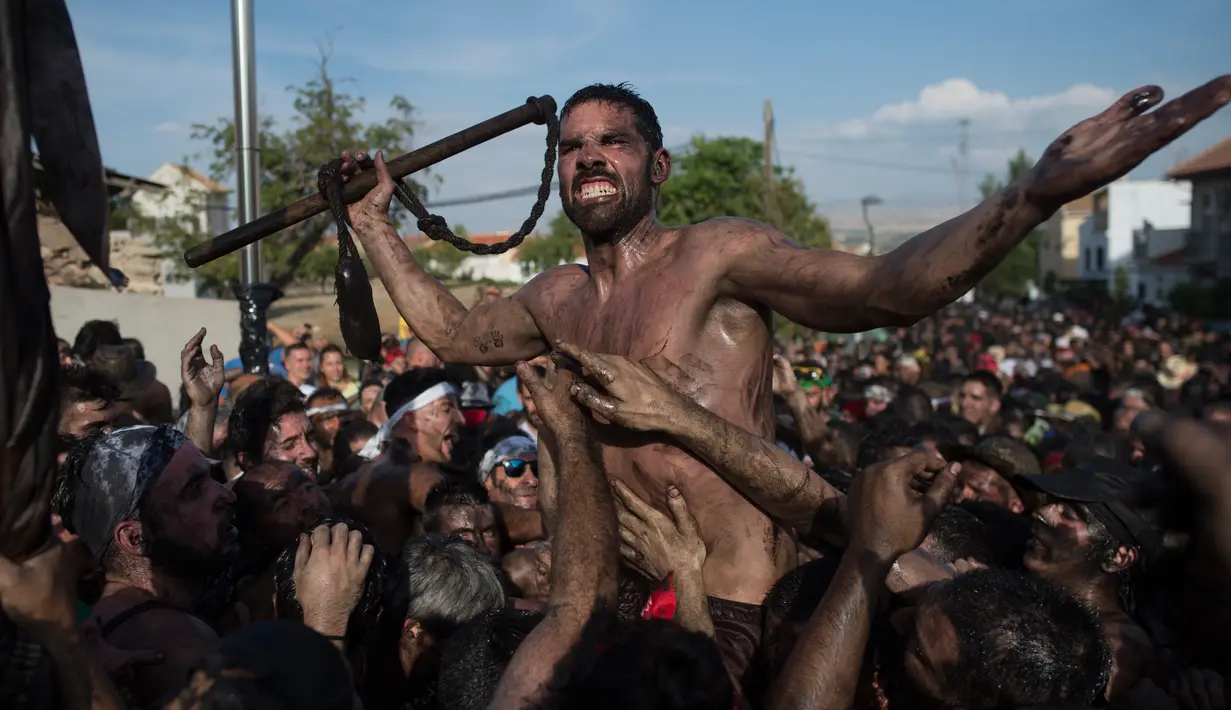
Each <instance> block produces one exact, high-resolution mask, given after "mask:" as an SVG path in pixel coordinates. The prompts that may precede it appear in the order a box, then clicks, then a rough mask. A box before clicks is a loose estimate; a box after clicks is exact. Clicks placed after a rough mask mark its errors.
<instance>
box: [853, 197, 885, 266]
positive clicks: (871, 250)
mask: <svg viewBox="0 0 1231 710" xmlns="http://www.w3.org/2000/svg"><path fill="white" fill-rule="evenodd" d="M882 202H884V200H882V199H881V198H879V197H877V196H876V195H868V196H866V197H864V198H863V199H862V200H860V201H859V205H860V206H861V207H863V223H864V225H866V226H867V228H868V256H876V232H874V231H872V220H871V219H868V208H869V207H871V206H872V205H879V204H881V203H882Z"/></svg>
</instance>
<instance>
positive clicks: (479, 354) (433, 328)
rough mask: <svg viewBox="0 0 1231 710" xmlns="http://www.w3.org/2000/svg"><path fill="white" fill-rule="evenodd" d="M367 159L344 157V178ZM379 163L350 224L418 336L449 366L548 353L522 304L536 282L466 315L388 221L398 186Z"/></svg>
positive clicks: (498, 362)
mask: <svg viewBox="0 0 1231 710" xmlns="http://www.w3.org/2000/svg"><path fill="white" fill-rule="evenodd" d="M365 157H366V156H363V155H362V154H359V155H356V156H355V158H354V159H352V158H351V156H350V155H349V153H343V154H342V161H343V167H342V171H343V175H344V176H345V177H350V176H352V175H354V174H355V173H356V172H357V171H358V166H357V162H356V161H361V160H363V159H364V158H365ZM375 163H376V168H375V169H376V171H377V175H378V176H379V179H378V181H377V183H376V187H374V188H372V190H371V191H370V192H369V193H368V194H367V195H366V196H364V198H363V199H362V200H360V201H358V202H356V203H354V204H352V205H350V206H349V208H348V210H349V215H350V221H351V225H352V226H353V227H354V228H355V232H356V233H357V234H358V236H359V241H360V242H361V243H362V244H363V251H364V253H365V254H366V255H367V257H368V259H369V260H370V261H371V262H372V266H373V267H374V268H375V269H376V275H377V276H378V277H379V278H380V282H381V284H383V285H384V287H385V290H386V291H388V292H389V297H390V298H391V299H393V305H394V306H396V307H397V309H398V313H400V314H402V317H403V318H405V319H406V323H407V324H408V325H409V326H410V327H411V329H412V330H413V331H414V333H415V336H416V337H418V338H419V339H420V340H422V341H423V343H424V344H425V345H427V347H428V348H429V349H430V350H431V351H432V352H433V353H435V354H436V357H438V358H440V359H441V360H442V361H444V362H447V363H465V364H470V365H510V364H513V363H514V362H517V361H518V360H529V359H531V358H534V357H536V356H538V355H541V354H543V353H544V352H546V351H547V343H546V342H545V341H544V340H543V336H542V335H541V334H540V333H539V329H538V325H536V324H535V322H534V319H533V318H532V317H531V316H530V312H529V311H528V310H527V309H526V308H525V306H523V305H522V304H523V302H524V299H526V298H528V297H529V295H528V294H529V293H532V292H533V290H534V289H535V287H536V286H535V283H534V281H531V283H530V284H528V285H527V286H526V287H525V289H523V290H525V291H527V293H523V292H522V291H519V292H518V293H515V294H513V296H511V297H509V298H502V299H500V300H498V301H494V302H491V303H484V304H481V305H478V306H475V307H474V308H472V309H470V310H469V311H467V310H466V307H465V306H463V305H462V302H461V301H459V300H457V297H456V296H454V295H453V293H452V292H450V291H449V289H447V288H445V287H444V286H443V285H442V284H441V283H440V282H439V281H437V280H436V279H434V278H432V277H431V276H430V275H429V274H428V273H427V272H426V271H424V270H423V268H422V267H421V266H419V264H418V263H417V262H416V261H415V257H414V256H413V255H412V254H411V253H410V249H409V248H408V247H407V246H406V243H405V242H403V241H402V238H401V236H400V235H399V234H398V232H397V229H396V228H395V227H394V226H393V224H392V223H391V222H390V221H389V200H390V198H391V197H392V195H393V181H392V180H391V179H390V177H389V171H388V168H387V166H386V165H385V161H384V158H383V157H382V156H381V155H380V154H379V153H378V154H377V155H376V159H375Z"/></svg>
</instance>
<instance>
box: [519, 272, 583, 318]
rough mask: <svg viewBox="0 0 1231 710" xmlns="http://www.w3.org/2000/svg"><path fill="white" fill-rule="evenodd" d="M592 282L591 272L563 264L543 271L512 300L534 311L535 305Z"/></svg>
mask: <svg viewBox="0 0 1231 710" xmlns="http://www.w3.org/2000/svg"><path fill="white" fill-rule="evenodd" d="M589 281H590V270H589V269H587V268H586V267H585V266H583V265H581V264H562V265H560V266H553V267H552V268H550V269H548V270H546V271H541V272H539V273H538V274H536V275H535V276H534V278H532V279H530V280H529V281H527V282H526V283H525V285H524V286H522V287H521V288H519V289H517V292H516V293H514V294H513V295H512V296H511V298H512V299H513V300H515V301H517V302H518V303H520V304H521V305H522V306H524V307H526V308H528V309H531V310H533V307H534V306H535V305H538V304H540V303H542V302H543V301H544V300H550V299H552V298H555V297H557V296H559V295H562V294H564V293H568V292H571V291H572V290H574V289H577V288H580V287H582V286H583V285H585V284H587V283H589Z"/></svg>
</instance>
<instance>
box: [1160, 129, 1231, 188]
mask: <svg viewBox="0 0 1231 710" xmlns="http://www.w3.org/2000/svg"><path fill="white" fill-rule="evenodd" d="M1219 170H1231V136H1229V137H1227V138H1223V139H1222V140H1221V141H1219V142H1217V143H1215V144H1214V145H1212V146H1210V147H1209V148H1206V149H1205V150H1203V151H1201V152H1200V153H1197V154H1196V155H1195V156H1193V157H1192V158H1189V159H1188V160H1185V161H1184V162H1182V163H1180V164H1179V165H1177V166H1175V167H1174V168H1172V169H1171V170H1168V171H1167V177H1169V178H1171V179H1172V180H1178V179H1182V178H1190V177H1194V176H1197V175H1203V174H1205V173H1212V172H1217V171H1219Z"/></svg>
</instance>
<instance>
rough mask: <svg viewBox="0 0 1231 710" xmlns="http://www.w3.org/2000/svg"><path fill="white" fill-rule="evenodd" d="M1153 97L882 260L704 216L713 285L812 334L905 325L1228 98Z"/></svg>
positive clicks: (1221, 89)
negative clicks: (719, 245) (713, 234)
mask: <svg viewBox="0 0 1231 710" xmlns="http://www.w3.org/2000/svg"><path fill="white" fill-rule="evenodd" d="M1162 96H1163V92H1162V89H1159V88H1158V87H1156V86H1147V87H1142V88H1140V89H1137V90H1135V91H1132V92H1129V93H1128V94H1125V95H1124V96H1123V97H1122V98H1121V99H1120V100H1119V101H1117V102H1116V103H1115V104H1114V105H1112V106H1111V107H1110V108H1108V109H1107V110H1106V111H1104V112H1103V113H1101V114H1099V115H1098V116H1095V117H1093V118H1090V119H1087V120H1085V121H1082V122H1081V123H1079V124H1077V125H1076V126H1074V127H1073V128H1070V129H1069V130H1068V131H1066V132H1065V133H1064V134H1063V135H1062V136H1060V138H1058V139H1056V141H1055V142H1053V143H1052V144H1051V145H1050V146H1049V147H1048V148H1047V150H1046V151H1045V152H1044V154H1043V157H1042V158H1040V159H1039V162H1038V163H1037V164H1036V165H1035V166H1034V167H1033V168H1031V169H1030V170H1029V171H1027V173H1026V174H1025V175H1023V176H1022V177H1021V178H1019V179H1018V180H1016V181H1014V183H1013V184H1012V185H1009V186H1008V187H1006V188H1005V189H1004V190H1002V191H1001V192H999V193H998V194H996V195H993V196H992V197H991V198H989V199H987V200H986V201H984V202H983V203H982V204H980V205H979V206H977V207H975V208H974V209H973V210H971V211H969V212H967V213H966V214H963V215H960V216H958V217H955V218H953V219H951V220H949V221H948V222H945V223H944V224H941V225H939V226H937V227H934V228H932V229H930V230H928V231H926V232H924V233H922V234H920V235H918V236H916V237H915V238H913V239H911V240H910V241H908V242H906V243H905V244H903V245H902V246H900V247H898V248H897V249H895V250H893V251H892V252H889V253H888V254H884V255H881V256H872V257H859V256H855V255H852V254H845V253H841V252H835V251H825V250H817V249H805V248H803V247H800V246H798V245H797V244H795V243H794V242H792V241H791V240H790V239H788V238H786V237H784V236H783V235H781V234H779V233H778V232H777V230H775V229H773V228H772V227H767V226H765V225H759V224H757V223H752V222H747V221H740V220H728V221H719V222H714V223H713V226H714V228H715V229H718V230H727V229H729V230H731V234H730V235H729V241H728V242H727V243H729V244H731V247H730V248H728V249H725V250H722V251H720V252H718V253H719V254H720V258H721V259H722V262H723V263H722V264H721V266H720V271H721V273H722V274H723V278H722V282H721V284H720V293H722V294H724V295H727V296H731V297H734V298H739V299H741V300H749V301H755V302H759V303H763V304H764V305H766V306H768V307H770V308H772V309H773V310H775V311H777V312H779V313H781V314H782V315H784V316H786V317H787V318H790V319H791V320H792V321H794V322H796V323H799V324H801V325H805V326H808V327H811V328H815V329H817V330H825V331H830V332H858V331H863V330H868V329H871V328H874V327H879V326H885V325H908V324H911V323H914V322H916V321H918V320H919V319H920V318H923V317H924V316H927V315H930V314H932V313H934V312H935V311H937V310H938V309H940V308H941V307H943V306H945V305H947V304H949V303H952V302H953V301H955V300H957V299H958V298H959V297H961V296H962V295H963V294H965V293H966V292H967V291H969V290H970V289H971V288H973V287H974V286H975V285H976V284H977V283H979V281H980V280H982V279H983V277H984V276H986V275H987V274H988V273H989V272H991V270H992V269H993V268H995V267H996V265H997V264H999V263H1000V262H1001V261H1002V260H1003V259H1004V257H1005V256H1006V255H1007V254H1008V253H1009V252H1010V251H1011V250H1012V249H1013V248H1014V247H1016V246H1017V245H1018V244H1019V243H1020V242H1021V241H1022V240H1023V239H1024V238H1025V237H1026V235H1027V234H1029V233H1030V231H1031V230H1033V229H1034V228H1035V227H1037V226H1038V225H1040V224H1041V223H1042V222H1043V221H1044V220H1046V219H1047V218H1048V217H1050V216H1051V215H1052V214H1053V213H1054V212H1055V211H1056V210H1058V209H1059V208H1060V207H1061V206H1062V205H1064V204H1066V203H1068V202H1070V201H1072V200H1075V199H1077V198H1079V197H1082V196H1083V195H1087V194H1089V193H1091V192H1093V191H1094V190H1096V189H1098V188H1099V187H1101V186H1103V185H1106V184H1107V183H1109V182H1111V181H1113V180H1115V179H1117V178H1119V177H1121V176H1123V175H1125V174H1127V173H1128V172H1129V171H1130V170H1132V169H1133V168H1135V167H1136V166H1137V165H1139V164H1141V162H1142V161H1144V160H1145V159H1146V158H1148V157H1149V156H1150V155H1151V154H1152V153H1154V152H1156V151H1157V150H1159V149H1160V148H1163V147H1164V146H1166V145H1167V144H1169V143H1171V142H1172V141H1173V140H1175V139H1176V138H1178V137H1179V136H1181V135H1183V134H1184V133H1185V132H1187V131H1188V130H1189V129H1191V128H1192V127H1193V126H1194V125H1196V124H1197V123H1199V122H1200V121H1202V120H1204V119H1205V118H1207V117H1208V116H1210V115H1211V114H1213V113H1214V112H1215V111H1217V110H1218V109H1219V108H1221V107H1222V106H1224V105H1225V104H1227V103H1228V102H1229V101H1231V75H1225V76H1222V77H1219V78H1218V79H1215V80H1213V81H1211V82H1209V83H1207V84H1205V85H1204V86H1202V87H1200V88H1198V89H1194V90H1193V91H1190V92H1189V93H1187V94H1185V95H1183V96H1181V97H1180V98H1178V99H1175V100H1174V101H1171V102H1170V103H1168V104H1167V105H1165V106H1163V107H1162V108H1160V109H1159V110H1157V111H1154V112H1151V113H1146V111H1147V110H1149V109H1150V108H1152V107H1154V106H1156V105H1157V104H1158V103H1159V102H1160V101H1161V100H1162Z"/></svg>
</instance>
